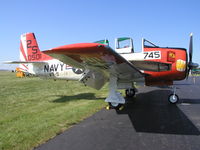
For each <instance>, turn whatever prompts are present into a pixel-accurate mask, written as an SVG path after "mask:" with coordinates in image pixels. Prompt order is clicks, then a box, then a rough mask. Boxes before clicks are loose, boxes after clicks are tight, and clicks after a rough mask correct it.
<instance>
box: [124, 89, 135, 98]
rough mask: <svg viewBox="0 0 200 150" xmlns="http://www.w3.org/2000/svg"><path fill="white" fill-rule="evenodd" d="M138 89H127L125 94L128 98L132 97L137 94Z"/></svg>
mask: <svg viewBox="0 0 200 150" xmlns="http://www.w3.org/2000/svg"><path fill="white" fill-rule="evenodd" d="M135 93H136V90H135V89H133V88H132V89H126V90H125V94H126V97H127V98H132V97H134V96H135Z"/></svg>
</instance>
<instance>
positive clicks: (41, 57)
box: [20, 33, 52, 61]
mask: <svg viewBox="0 0 200 150" xmlns="http://www.w3.org/2000/svg"><path fill="white" fill-rule="evenodd" d="M51 59H52V58H51V57H50V56H48V55H46V54H44V53H42V52H41V51H40V49H39V46H38V43H37V40H36V38H35V35H34V33H25V34H22V35H21V39H20V60H21V61H47V60H51Z"/></svg>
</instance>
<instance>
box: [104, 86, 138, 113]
mask: <svg viewBox="0 0 200 150" xmlns="http://www.w3.org/2000/svg"><path fill="white" fill-rule="evenodd" d="M135 93H136V89H135V88H129V89H126V90H125V95H126V98H133V97H134V96H135ZM118 94H120V95H121V93H118ZM108 105H109V106H108V107H107V109H116V110H120V109H121V108H122V107H123V105H124V104H120V103H118V102H108Z"/></svg>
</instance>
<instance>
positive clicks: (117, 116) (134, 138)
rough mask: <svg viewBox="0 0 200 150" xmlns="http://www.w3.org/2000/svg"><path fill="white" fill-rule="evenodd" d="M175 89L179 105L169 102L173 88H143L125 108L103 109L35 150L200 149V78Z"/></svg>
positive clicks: (180, 84) (190, 80) (179, 85)
mask: <svg viewBox="0 0 200 150" xmlns="http://www.w3.org/2000/svg"><path fill="white" fill-rule="evenodd" d="M175 86H176V87H177V94H178V96H179V98H180V100H179V103H178V104H176V105H173V104H169V102H168V100H167V98H168V95H169V94H170V93H171V90H170V89H166V88H158V87H140V88H139V89H138V93H137V95H136V97H135V98H134V99H130V100H129V101H128V103H127V104H126V105H125V106H124V109H122V110H120V111H116V110H106V109H102V110H101V111H99V112H97V113H96V114H94V115H93V116H91V117H89V118H87V119H85V120H84V121H82V122H81V123H80V124H77V125H74V126H73V127H72V128H70V129H68V130H66V131H65V132H63V133H62V134H60V135H58V136H56V137H55V138H53V139H51V140H49V141H48V142H46V143H45V144H42V145H40V146H39V147H37V148H35V149H36V150H94V149H95V150H134V149H136V150H145V149H148V150H157V149H158V150H169V149H170V150H199V149H200V77H190V78H189V79H188V80H184V81H178V82H175Z"/></svg>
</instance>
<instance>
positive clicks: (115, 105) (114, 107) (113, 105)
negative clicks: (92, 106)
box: [108, 102, 123, 110]
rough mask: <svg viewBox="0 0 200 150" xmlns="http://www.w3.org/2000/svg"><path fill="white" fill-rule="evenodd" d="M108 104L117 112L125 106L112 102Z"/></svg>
mask: <svg viewBox="0 0 200 150" xmlns="http://www.w3.org/2000/svg"><path fill="white" fill-rule="evenodd" d="M108 104H109V107H110V108H111V109H117V110H119V109H120V107H122V106H123V104H119V103H114V102H112V103H110V102H109V103H108Z"/></svg>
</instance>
